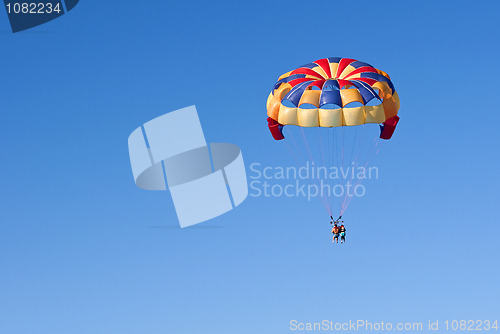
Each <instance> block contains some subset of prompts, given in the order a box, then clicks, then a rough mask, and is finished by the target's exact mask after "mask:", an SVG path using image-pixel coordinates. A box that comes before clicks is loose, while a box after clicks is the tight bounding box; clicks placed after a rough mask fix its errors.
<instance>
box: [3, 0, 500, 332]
mask: <svg viewBox="0 0 500 334" xmlns="http://www.w3.org/2000/svg"><path fill="white" fill-rule="evenodd" d="M499 14H500V4H498V3H496V2H493V1H491V2H488V3H486V2H477V3H474V4H472V3H470V2H462V1H453V2H451V1H443V2H440V3H436V2H433V1H421V2H418V3H411V4H410V3H409V2H402V1H387V2H373V1H360V2H357V3H356V4H353V3H349V2H340V1H317V2H314V3H309V2H305V1H286V2H279V1H275V2H267V1H254V2H245V3H240V2H233V1H231V2H230V1H221V2H217V3H214V2H201V1H199V2H192V1H191V2H190V1H184V2H180V1H177V2H173V1H155V2H153V1H150V2H136V1H120V3H119V4H118V2H116V3H110V2H108V3H105V2H102V1H91V0H88V1H81V2H80V4H79V5H78V6H77V7H76V8H75V9H74V10H72V11H71V12H70V13H68V14H67V15H64V16H63V17H61V18H59V19H57V20H54V21H52V22H49V23H47V24H45V25H43V26H40V27H37V28H35V29H32V30H29V31H25V32H21V33H17V34H12V33H10V32H9V24H8V21H7V15H6V14H0V24H1V26H2V27H3V28H0V30H1V34H0V38H1V42H2V50H3V53H2V54H3V57H2V60H3V61H2V64H3V65H2V78H3V80H2V103H1V106H0V108H1V113H0V115H1V116H0V120H1V124H2V132H1V133H2V134H1V138H2V140H0V154H1V159H2V163H1V165H0V171H1V182H0V189H1V192H0V199H1V208H2V209H1V210H0V332H1V333H9V334H18V333H19V334H20V333H23V334H24V333H26V334H28V333H29V334H33V333H41V334H45V333H47V334H48V333H50V334H54V333H61V334H62V333H72V334H83V333H93V334H99V333H106V334H108V333H120V334H126V333H148V334H160V333H161V334H163V333H179V334H183V333H217V334H220V333H241V334H246V333H256V332H260V333H290V332H292V331H290V330H289V325H288V324H289V321H290V320H292V319H296V320H298V321H304V322H306V321H318V320H323V319H330V320H335V321H348V320H357V319H366V320H370V321H385V322H388V321H393V322H398V321H412V322H420V321H421V322H425V323H426V322H427V321H428V320H438V319H439V320H441V321H444V320H446V319H449V320H452V319H459V320H461V319H467V320H468V319H473V320H476V319H494V318H495V317H497V318H498V315H499V313H498V311H499V310H498V300H499V298H500V289H499V286H498V281H499V278H500V270H499V269H498V258H499V255H500V252H499V245H498V241H497V239H498V237H497V236H498V235H499V233H500V228H499V225H498V222H497V220H498V219H497V217H496V214H495V210H496V209H497V207H498V202H499V196H498V188H499V186H500V182H499V177H498V175H497V171H498V170H499V168H500V159H499V157H498V147H497V143H498V141H499V139H500V138H499V134H498V130H497V127H498V124H499V121H500V116H499V114H498V112H497V109H498V104H497V101H496V100H497V98H496V97H497V95H498V94H500V91H499V89H498V86H497V85H496V77H497V76H498V75H499V71H498V69H497V67H496V66H495V62H496V59H498V57H499V56H500V48H499V46H498V43H497V41H498V36H497V32H498V25H497V23H496V22H497V20H498V16H499ZM331 56H340V57H350V58H356V59H359V60H362V61H365V62H368V63H370V64H372V65H374V66H375V67H377V68H380V69H383V70H384V71H386V72H388V73H389V74H390V75H391V78H392V80H393V83H394V84H395V86H396V89H397V91H398V93H399V96H400V99H401V110H400V116H401V122H400V124H399V125H398V129H397V130H396V134H395V135H394V137H393V139H392V140H391V141H389V142H385V143H383V144H384V145H383V147H382V149H381V151H380V153H379V154H378V156H377V159H376V165H377V166H378V167H379V169H380V178H379V180H377V181H376V182H375V181H374V182H370V183H368V184H367V190H368V193H367V195H366V196H365V197H363V198H360V199H356V200H355V201H353V202H352V204H351V205H350V207H349V210H348V212H347V213H346V215H345V219H346V222H347V223H348V224H349V225H348V228H349V235H348V238H349V243H348V244H347V245H345V246H343V247H331V245H330V244H329V242H330V233H329V232H330V231H329V225H328V220H327V219H328V217H327V215H326V214H325V211H324V209H323V207H322V206H321V204H320V202H319V201H311V202H307V201H305V200H303V199H301V200H299V199H288V198H262V197H260V198H252V197H249V198H248V199H247V200H246V201H245V202H244V203H243V204H242V205H241V206H240V207H238V208H237V209H235V210H233V211H231V212H229V213H227V214H226V215H223V216H220V217H218V218H216V219H214V220H212V221H210V222H208V223H205V224H203V225H199V227H195V228H189V229H180V228H177V227H176V226H178V223H177V218H176V215H175V211H174V207H173V204H172V202H171V198H170V196H169V194H168V193H161V192H148V191H142V190H140V189H138V188H137V187H136V186H135V184H134V182H133V178H132V173H131V170H130V166H129V158H128V152H127V137H128V135H129V134H130V133H131V132H132V131H133V130H134V129H135V128H136V127H137V126H139V125H141V124H143V123H144V122H146V121H148V120H151V119H153V118H155V117H157V116H159V115H162V114H164V113H166V112H169V111H172V110H175V109H178V108H182V107H185V106H188V105H193V104H195V105H196V106H197V108H198V112H199V115H200V119H201V122H202V124H203V126H204V131H205V136H206V137H207V139H208V141H209V142H231V143H234V144H237V145H238V146H240V147H241V149H242V152H243V156H244V159H245V162H246V164H247V168H248V166H249V165H250V164H251V163H252V162H259V163H261V164H263V165H271V166H275V165H277V164H280V163H283V161H286V159H287V153H286V152H283V146H282V145H280V144H279V143H276V142H274V141H273V139H272V138H271V136H270V134H269V133H268V129H267V124H266V110H265V102H266V98H267V95H268V94H269V91H270V89H271V88H272V86H273V84H274V82H275V80H276V79H277V77H278V76H279V75H281V74H282V73H285V72H286V71H289V70H290V69H293V68H294V67H297V66H299V65H302V64H304V63H308V62H310V61H313V60H316V59H319V58H324V57H331Z"/></svg>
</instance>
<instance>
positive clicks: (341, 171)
mask: <svg viewBox="0 0 500 334" xmlns="http://www.w3.org/2000/svg"><path fill="white" fill-rule="evenodd" d="M398 110H399V98H398V94H397V93H396V90H395V88H394V85H393V84H392V82H391V79H390V77H389V75H388V74H387V73H385V72H383V71H381V70H378V69H376V68H374V67H373V66H371V65H369V64H367V63H364V62H360V61H357V60H354V59H349V58H336V57H333V58H324V59H320V60H317V61H315V62H312V63H310V64H307V65H304V66H301V67H299V68H297V69H295V70H293V71H290V72H287V73H285V74H283V75H282V76H280V77H279V79H278V81H277V82H276V84H275V85H274V88H273V90H272V91H271V93H270V94H269V97H268V99H267V115H268V119H267V120H268V126H269V129H270V131H271V134H272V136H273V138H274V139H276V140H282V139H284V138H285V136H284V134H283V131H284V126H285V125H295V127H287V128H286V129H285V130H286V131H287V137H288V136H290V139H291V140H284V141H283V143H284V144H285V146H287V149H288V151H289V152H290V153H291V155H292V157H293V158H294V159H295V161H296V162H298V163H299V164H300V165H301V166H308V167H309V166H311V170H314V171H315V172H314V173H312V175H319V174H321V177H319V176H317V177H314V178H313V179H312V180H309V181H310V183H314V184H315V185H316V186H317V188H316V189H321V198H320V199H321V200H322V201H323V204H324V206H325V208H326V209H327V210H328V212H329V214H330V215H331V216H333V215H335V216H337V213H336V212H333V211H336V210H338V214H340V215H342V214H344V212H345V210H346V208H347V206H348V205H349V203H350V202H351V200H352V198H353V197H355V196H354V195H353V193H352V191H351V193H349V189H355V188H356V187H359V186H360V184H361V182H362V181H363V180H364V179H367V178H370V177H368V176H367V174H366V168H367V167H368V166H369V164H370V163H371V161H372V160H373V159H374V157H375V155H376V154H377V153H378V151H379V148H380V147H379V146H380V142H381V141H380V140H379V138H381V139H386V140H387V139H390V138H391V137H392V135H393V133H394V130H395V128H396V125H397V124H398V121H399V117H398ZM369 123H375V124H380V132H378V128H377V127H373V126H371V125H370V124H369ZM365 124H366V125H365ZM294 132H295V133H296V135H295V136H294ZM301 140H302V141H303V142H302V143H303V145H302V146H301ZM323 171H324V172H323ZM320 172H321V173H320ZM339 175H340V176H339ZM376 178H378V170H377V177H376ZM338 187H341V188H342V190H343V191H342V192H338V193H337V192H336V190H337V189H339V188H338ZM346 189H347V190H346ZM323 190H325V192H324V193H323ZM344 190H346V191H344ZM363 194H364V192H363ZM335 198H338V199H339V200H338V201H337V202H338V209H337V208H335V205H334V202H335Z"/></svg>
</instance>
